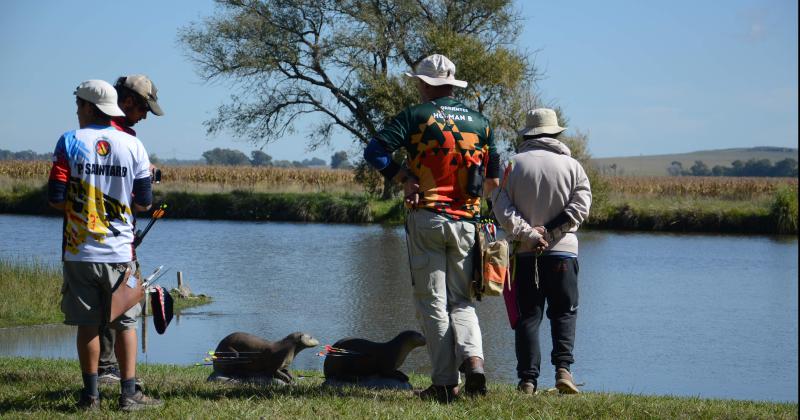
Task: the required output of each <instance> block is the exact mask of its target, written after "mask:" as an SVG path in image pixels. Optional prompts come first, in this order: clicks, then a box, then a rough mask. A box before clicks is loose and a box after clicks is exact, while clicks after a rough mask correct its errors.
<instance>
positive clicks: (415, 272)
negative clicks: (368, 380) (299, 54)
mask: <svg viewBox="0 0 800 420" xmlns="http://www.w3.org/2000/svg"><path fill="white" fill-rule="evenodd" d="M405 74H406V76H408V77H410V78H414V79H416V80H417V90H418V92H419V94H420V97H421V99H422V102H421V103H420V104H418V105H414V106H411V107H408V108H406V109H404V110H403V111H402V112H400V113H399V114H398V115H397V116H395V117H394V118H393V119H392V120H391V121H390V122H389V123H387V124H386V125H385V126H384V127H383V128H382V129H381V130H380V131H379V132H378V133H377V134H376V135H375V137H374V138H373V139H372V140H371V141H370V143H369V144H368V145H367V148H366V150H365V151H364V159H365V160H366V161H367V162H368V163H369V164H370V165H372V166H373V167H375V169H377V170H378V171H379V172H380V173H381V174H383V176H385V177H386V178H388V179H391V180H394V181H395V182H400V183H402V184H403V189H404V193H405V204H406V207H407V208H409V210H410V211H409V213H408V214H407V217H406V237H407V244H408V253H409V265H410V266H411V278H412V288H413V295H414V301H415V307H416V310H417V319H418V320H419V322H420V325H421V327H422V331H423V333H424V335H425V337H426V342H427V344H426V345H427V348H428V355H429V356H430V358H431V365H432V372H431V382H432V385H431V386H430V387H428V388H427V389H425V390H422V391H420V392H418V394H419V396H420V397H421V398H424V399H433V400H436V401H439V402H444V403H447V402H450V401H452V400H453V399H454V398H455V397H456V396H457V395H458V394H459V391H460V389H459V386H458V385H459V382H460V373H459V372H463V373H464V376H465V381H464V386H463V391H464V392H463V393H464V394H466V395H483V394H485V393H486V376H485V374H484V360H483V343H482V338H481V331H480V326H479V325H478V317H477V315H476V313H475V303H474V301H473V298H472V296H471V280H472V274H473V273H472V267H473V253H474V251H473V245H474V243H475V229H476V226H475V222H476V221H477V220H479V218H480V200H481V196H482V195H483V192H487V193H488V192H490V191H491V190H492V189H493V188H494V187H496V186H497V185H498V184H499V180H498V178H499V175H500V160H499V155H498V153H497V149H496V145H495V141H494V135H493V132H492V127H491V124H490V123H489V120H488V119H487V118H486V117H485V116H483V115H482V114H480V113H479V112H477V111H475V110H473V109H471V108H469V107H468V106H467V105H465V104H463V103H462V102H461V101H459V100H457V99H455V98H454V97H453V89H454V87H461V88H463V87H466V86H467V82H466V81H463V80H458V79H456V77H455V76H456V66H455V64H453V62H452V61H450V60H449V59H448V58H447V57H445V56H444V55H441V54H433V55H430V56H428V57H425V58H424V59H422V60H421V61H420V62H419V63H418V64H417V65H416V66H415V68H414V71H413V72H406V73H405ZM400 148H403V149H405V151H406V152H407V156H408V158H407V161H406V164H407V165H405V166H401V165H399V164H397V163H396V162H394V161H393V160H392V153H393V152H394V151H395V150H398V149H400Z"/></svg>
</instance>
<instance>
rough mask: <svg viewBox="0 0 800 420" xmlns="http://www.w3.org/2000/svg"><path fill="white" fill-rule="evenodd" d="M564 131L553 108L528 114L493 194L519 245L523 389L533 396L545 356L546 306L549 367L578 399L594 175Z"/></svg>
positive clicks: (518, 339)
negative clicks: (581, 295) (582, 279)
mask: <svg viewBox="0 0 800 420" xmlns="http://www.w3.org/2000/svg"><path fill="white" fill-rule="evenodd" d="M564 130H565V128H563V127H561V126H560V125H559V124H558V118H557V116H556V113H555V112H554V111H553V110H552V109H547V108H538V109H534V110H532V111H529V112H528V114H527V115H526V118H525V128H523V129H522V130H520V131H519V134H520V135H521V136H522V138H523V142H522V143H521V144H520V145H519V148H518V149H519V150H518V153H517V154H516V155H514V156H512V157H511V159H510V161H509V163H508V166H507V167H506V170H505V175H504V177H503V184H502V186H501V187H500V188H498V189H496V190H495V191H494V193H493V194H492V202H493V204H494V209H493V210H494V214H495V216H496V217H497V220H498V221H499V222H500V224H501V226H502V227H503V229H504V230H505V231H506V232H507V233H508V234H509V236H510V238H511V239H513V240H515V241H516V243H517V246H516V248H515V251H516V252H515V256H514V270H513V272H514V279H513V282H512V288H513V289H512V290H513V293H512V295H513V294H515V295H516V299H515V302H512V303H509V302H508V301H507V302H506V303H507V304H509V305H511V308H512V311H514V312H515V313H516V314H517V315H518V317H517V319H516V321H513V320H512V324H513V323H514V322H516V323H515V324H514V325H512V327H513V328H514V330H515V347H516V354H517V376H518V377H519V379H520V382H519V385H518V389H519V390H520V391H522V392H524V393H526V394H534V393H535V392H536V388H537V383H538V382H537V381H538V378H539V365H540V363H541V354H540V350H539V325H540V324H541V322H542V314H543V312H544V307H545V302H547V317H548V318H549V319H550V330H551V335H552V340H553V351H552V353H551V362H552V364H553V366H555V368H556V388H558V390H559V391H560V392H561V393H565V394H574V393H577V392H578V388H577V387H576V386H575V383H574V381H573V379H572V374H571V373H570V365H571V364H572V363H573V362H574V361H575V360H574V358H573V356H572V349H573V347H574V344H575V324H576V320H577V316H578V238H577V236H575V232H576V231H577V230H578V227H579V226H580V224H581V223H582V222H583V221H584V220H586V217H587V216H588V215H589V207H590V206H591V201H592V192H591V188H590V186H589V178H588V177H587V176H586V172H584V170H583V167H582V166H581V164H580V163H578V161H577V160H575V159H573V158H572V157H571V152H570V150H569V148H568V147H567V146H566V145H565V144H564V143H562V142H560V141H559V140H558V137H559V136H560V134H561V133H562V132H563V131H564Z"/></svg>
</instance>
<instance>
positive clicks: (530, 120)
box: [517, 108, 566, 137]
mask: <svg viewBox="0 0 800 420" xmlns="http://www.w3.org/2000/svg"><path fill="white" fill-rule="evenodd" d="M564 130H566V128H564V127H561V126H560V125H558V116H557V115H556V112H555V111H553V110H552V109H550V108H537V109H534V110H531V111H528V112H527V113H526V114H525V128H523V129H521V130H519V131H517V133H518V134H519V135H520V136H522V137H529V136H538V135H540V134H551V135H555V134H560V133H561V132H563V131H564Z"/></svg>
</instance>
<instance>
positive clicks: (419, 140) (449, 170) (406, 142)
mask: <svg viewBox="0 0 800 420" xmlns="http://www.w3.org/2000/svg"><path fill="white" fill-rule="evenodd" d="M375 138H376V139H377V140H378V141H379V142H381V144H382V145H383V147H384V148H385V149H386V150H387V151H388V152H390V153H391V152H393V151H395V150H397V149H399V148H401V147H404V148H405V149H406V151H407V152H408V166H409V169H410V170H411V172H412V173H413V174H414V175H415V176H416V177H417V178H419V180H420V191H421V192H422V193H423V196H422V199H421V201H420V204H419V207H420V208H425V209H428V210H432V211H435V212H437V213H442V214H444V215H446V216H449V217H451V218H453V219H460V218H475V217H477V216H478V215H479V213H480V197H473V196H470V195H469V194H467V192H466V186H467V174H468V171H469V169H470V168H471V167H472V166H474V165H482V168H483V170H484V171H485V168H486V164H485V163H486V159H487V158H488V153H489V152H490V151H491V152H493V153H494V152H495V144H494V137H493V135H492V129H491V127H490V126H489V120H487V119H486V117H484V116H483V115H481V114H480V113H479V112H477V111H474V110H472V109H469V108H467V107H466V106H465V105H464V104H462V103H461V102H459V101H457V100H455V99H453V98H450V97H444V98H438V99H436V100H434V101H432V102H426V103H423V104H420V105H416V106H413V107H410V108H406V109H405V110H404V111H403V112H401V113H400V114H398V115H397V116H396V117H395V118H394V119H393V120H392V121H391V122H390V123H389V124H388V125H386V126H385V127H384V128H383V129H382V130H381V131H380V132H378V134H376V135H375Z"/></svg>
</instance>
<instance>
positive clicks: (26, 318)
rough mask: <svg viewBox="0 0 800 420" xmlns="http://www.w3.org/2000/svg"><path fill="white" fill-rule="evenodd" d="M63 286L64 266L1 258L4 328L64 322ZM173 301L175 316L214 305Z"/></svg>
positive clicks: (202, 301) (204, 298)
mask: <svg viewBox="0 0 800 420" xmlns="http://www.w3.org/2000/svg"><path fill="white" fill-rule="evenodd" d="M61 283H62V275H61V267H60V266H59V267H56V266H51V265H47V264H43V263H41V262H39V261H32V262H16V261H9V260H6V259H3V258H0V290H2V291H3V298H2V299H0V328H3V327H14V326H24V325H37V324H53V323H58V322H62V321H63V320H64V315H63V314H62V313H61V306H60V302H61ZM172 297H173V300H174V307H173V311H174V312H175V313H180V311H181V310H182V309H185V308H189V307H193V306H198V305H204V304H207V303H210V302H211V298H209V297H208V296H197V297H193V298H188V299H181V298H179V297H177V294H175V293H172Z"/></svg>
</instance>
